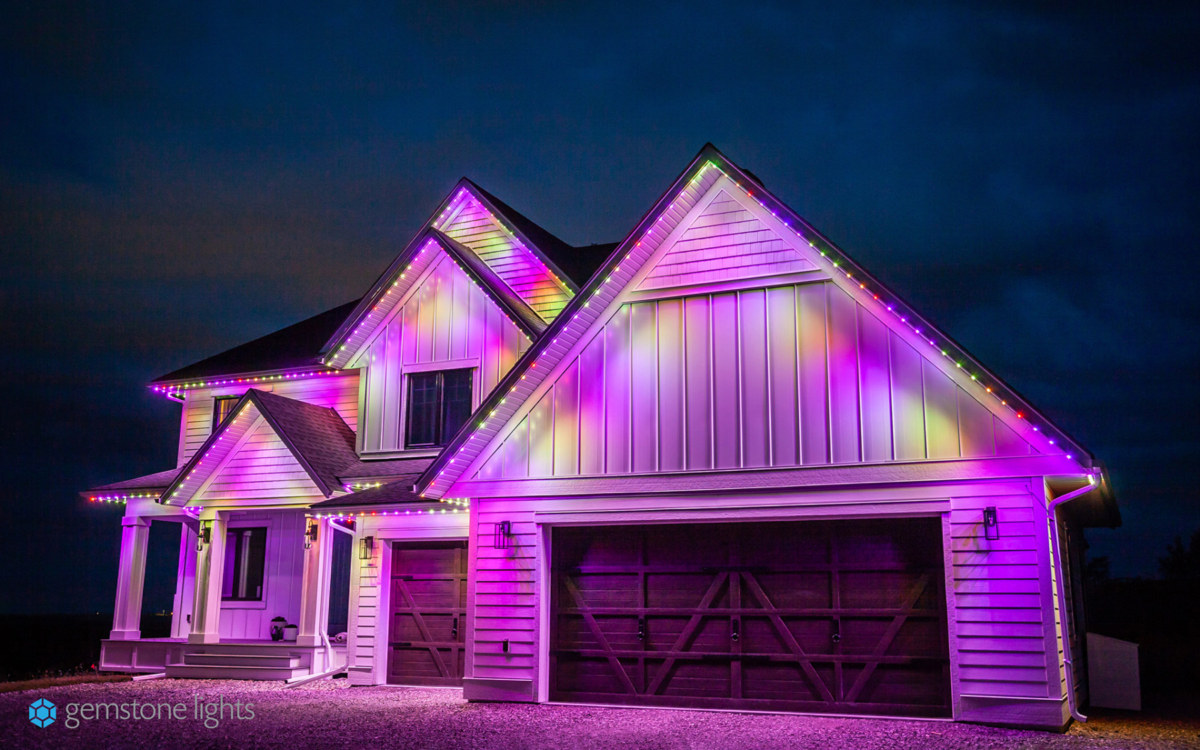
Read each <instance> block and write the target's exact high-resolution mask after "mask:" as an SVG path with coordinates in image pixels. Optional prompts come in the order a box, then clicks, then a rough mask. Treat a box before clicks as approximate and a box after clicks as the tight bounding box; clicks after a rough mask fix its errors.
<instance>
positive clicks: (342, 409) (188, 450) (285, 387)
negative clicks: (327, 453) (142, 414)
mask: <svg viewBox="0 0 1200 750" xmlns="http://www.w3.org/2000/svg"><path fill="white" fill-rule="evenodd" d="M250 388H257V389H258V390H260V391H268V392H270V393H274V394H276V395H279V396H286V397H288V398H294V399H296V400H297V401H305V402H308V403H310V404H317V405H318V406H327V407H331V408H333V409H334V410H336V411H337V413H338V415H339V416H341V418H342V419H344V420H345V421H346V424H348V425H350V429H352V430H355V429H357V428H358V373H356V372H351V373H347V374H345V375H331V376H319V377H312V378H299V379H296V380H281V381H275V382H272V383H246V384H239V385H238V386H237V387H229V386H225V387H221V388H204V389H198V390H195V391H190V392H189V393H188V396H187V400H186V401H185V402H184V404H183V416H182V420H183V425H182V430H181V434H180V444H179V464H180V465H182V464H183V463H184V462H185V461H187V460H188V459H189V458H191V457H192V454H194V453H195V452H196V450H197V449H199V448H200V446H201V445H203V444H204V441H205V440H208V436H209V435H211V434H212V418H213V399H214V398H215V397H217V396H237V395H241V394H243V393H245V392H246V391H247V390H248V389H250Z"/></svg>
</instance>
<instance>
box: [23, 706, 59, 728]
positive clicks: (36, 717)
mask: <svg viewBox="0 0 1200 750" xmlns="http://www.w3.org/2000/svg"><path fill="white" fill-rule="evenodd" d="M57 718H58V708H57V707H56V706H55V705H54V704H53V703H51V702H50V701H48V700H46V699H45V698H38V699H37V700H35V701H34V702H33V703H30V704H29V721H30V723H31V724H33V725H34V726H38V727H41V728H43V729H45V728H46V727H48V726H50V725H51V724H53V723H54V720H55V719H57Z"/></svg>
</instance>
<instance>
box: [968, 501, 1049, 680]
mask: <svg viewBox="0 0 1200 750" xmlns="http://www.w3.org/2000/svg"><path fill="white" fill-rule="evenodd" d="M1036 502H1037V501H1036V498H1035V497H1034V496H1033V495H1032V494H1031V493H1029V492H1025V493H1023V494H1017V493H1014V494H1004V495H996V496H981V497H971V498H959V499H955V500H954V501H953V502H952V505H951V511H950V545H951V550H950V552H949V560H950V561H951V567H952V571H951V575H950V578H951V587H952V588H951V591H952V597H953V603H954V606H955V610H956V620H957V624H956V634H957V650H958V664H959V672H958V675H959V677H958V679H959V690H960V692H961V693H963V694H967V695H985V696H997V697H1024V698H1055V697H1058V696H1059V695H1060V694H1061V693H1060V691H1059V689H1058V686H1057V684H1056V683H1055V681H1054V680H1052V679H1051V675H1052V672H1053V670H1054V664H1055V658H1054V656H1053V654H1050V653H1048V649H1047V635H1048V634H1052V633H1053V627H1052V623H1053V619H1052V618H1053V611H1052V605H1051V604H1050V602H1051V601H1052V600H1051V598H1050V594H1051V592H1050V586H1051V580H1050V577H1049V570H1048V568H1047V565H1046V561H1045V557H1046V556H1045V555H1044V554H1042V552H1041V551H1042V549H1043V548H1045V546H1046V543H1047V541H1046V537H1047V534H1046V524H1045V512H1044V510H1042V509H1041V508H1039V507H1037V506H1036ZM989 506H994V507H995V508H996V514H997V519H998V527H997V528H998V530H999V534H1000V538H999V539H997V540H994V541H989V540H988V539H986V538H985V535H984V529H983V513H984V509H985V508H987V507H989Z"/></svg>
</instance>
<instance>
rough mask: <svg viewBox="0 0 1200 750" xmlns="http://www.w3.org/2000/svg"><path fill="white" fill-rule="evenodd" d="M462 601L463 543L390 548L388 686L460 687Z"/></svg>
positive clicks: (464, 577) (464, 595) (464, 597)
mask: <svg viewBox="0 0 1200 750" xmlns="http://www.w3.org/2000/svg"><path fill="white" fill-rule="evenodd" d="M466 601H467V544H466V542H442V543H434V544H421V545H396V546H395V547H394V548H393V550H392V588H391V599H390V604H389V606H390V608H391V620H390V626H391V627H390V628H389V629H388V648H389V653H388V682H391V683H398V684H403V685H461V684H462V676H463V653H464V652H463V634H464V632H465V630H466V620H467V618H466V611H467V610H466Z"/></svg>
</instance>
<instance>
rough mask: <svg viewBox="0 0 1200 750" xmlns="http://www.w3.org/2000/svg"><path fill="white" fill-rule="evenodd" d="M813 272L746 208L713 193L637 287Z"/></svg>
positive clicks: (659, 286) (718, 192)
mask: <svg viewBox="0 0 1200 750" xmlns="http://www.w3.org/2000/svg"><path fill="white" fill-rule="evenodd" d="M814 268H815V266H814V265H813V264H812V263H810V262H809V261H808V260H807V259H805V258H803V257H801V256H800V255H799V254H798V253H797V252H796V251H795V250H794V249H793V248H792V247H791V246H790V245H788V243H786V242H785V241H784V240H783V238H781V237H780V236H779V235H778V234H776V233H775V232H774V231H773V230H771V229H770V228H769V227H767V226H766V224H764V223H763V222H762V221H760V220H759V219H758V218H756V217H755V216H754V215H753V214H752V213H751V211H750V210H748V209H747V207H746V206H743V205H742V204H741V203H739V202H738V201H737V200H736V199H734V198H733V197H732V196H731V195H730V194H729V193H728V192H726V191H724V190H719V191H717V193H716V195H715V196H714V197H713V199H712V201H711V202H710V203H709V204H708V205H707V206H706V207H705V208H704V210H703V211H702V212H701V213H700V214H699V216H697V217H696V219H695V220H694V221H693V222H692V224H691V225H690V226H689V227H688V228H687V229H686V230H684V232H683V233H682V234H681V235H680V236H679V238H678V239H677V240H676V241H675V242H674V243H673V244H672V246H671V247H670V249H668V250H667V251H666V253H665V254H664V255H663V256H662V258H661V259H660V260H659V261H658V262H657V263H656V264H655V266H654V268H653V269H651V271H650V273H649V274H648V275H647V276H646V278H645V280H643V281H642V283H641V284H640V286H639V288H640V289H661V288H664V287H675V286H685V285H692V284H700V283H705V282H714V281H722V280H726V279H735V278H737V279H742V278H747V277H757V276H771V275H774V274H780V273H792V272H796V271H809V270H813V269H814Z"/></svg>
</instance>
